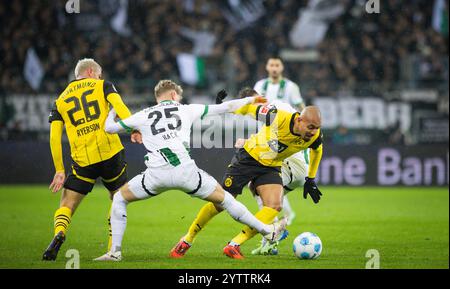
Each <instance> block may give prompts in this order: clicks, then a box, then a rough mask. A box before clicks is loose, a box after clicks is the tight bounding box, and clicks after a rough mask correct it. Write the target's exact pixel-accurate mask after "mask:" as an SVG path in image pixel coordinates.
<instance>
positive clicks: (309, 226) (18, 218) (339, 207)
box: [0, 186, 449, 269]
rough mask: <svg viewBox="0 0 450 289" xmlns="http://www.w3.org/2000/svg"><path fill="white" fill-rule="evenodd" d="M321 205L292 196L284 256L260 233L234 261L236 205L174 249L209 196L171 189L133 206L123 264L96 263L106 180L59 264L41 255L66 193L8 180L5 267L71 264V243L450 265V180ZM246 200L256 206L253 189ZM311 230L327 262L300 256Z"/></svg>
mask: <svg viewBox="0 0 450 289" xmlns="http://www.w3.org/2000/svg"><path fill="white" fill-rule="evenodd" d="M321 189H322V191H323V193H324V196H323V199H322V200H321V202H320V203H319V204H318V205H314V204H313V203H312V201H311V199H307V200H303V198H302V197H301V194H300V192H299V191H298V190H297V191H294V192H291V193H290V194H289V199H290V201H291V204H292V206H293V208H295V210H296V211H297V219H295V221H294V224H293V225H292V226H290V227H289V228H288V229H289V231H290V235H289V237H288V239H287V240H285V241H283V242H281V244H280V247H279V251H280V253H279V255H278V256H252V255H251V254H250V252H251V250H252V249H254V248H255V247H256V246H257V245H258V244H259V241H260V236H259V235H258V236H256V237H255V238H253V239H252V240H250V241H248V242H247V243H245V244H244V245H243V246H242V252H243V254H244V255H245V256H246V258H245V259H244V260H232V259H229V258H227V257H225V256H224V255H223V254H222V248H223V247H224V245H225V244H226V242H227V241H229V240H230V239H231V238H232V237H233V236H235V235H236V234H237V233H238V232H239V231H240V228H241V227H242V225H241V224H239V223H237V222H235V221H234V220H232V219H231V217H230V216H229V215H227V214H226V213H222V214H220V215H218V216H216V217H215V218H214V219H213V220H212V221H211V222H210V223H209V224H208V225H207V226H206V228H205V229H204V230H203V231H202V232H201V233H200V234H199V235H198V238H197V240H196V242H195V243H194V246H193V247H192V248H191V249H190V251H189V252H188V253H187V255H186V257H185V258H183V259H176V260H174V259H170V258H168V253H169V251H170V249H171V248H172V247H173V246H174V245H175V244H176V243H177V241H178V240H179V239H180V237H181V236H182V235H183V234H184V233H185V232H186V231H187V229H188V227H189V225H190V223H191V221H192V220H193V219H194V217H195V216H196V214H197V212H198V210H199V209H200V207H201V206H202V205H203V204H204V202H203V201H201V200H198V199H193V198H191V197H189V196H187V195H185V194H183V193H182V192H179V191H171V192H167V193H164V194H163V195H160V196H158V197H155V198H153V199H150V200H146V201H141V202H137V203H132V204H130V205H129V206H128V226H127V230H126V233H125V237H124V241H123V246H124V247H123V256H124V260H123V261H122V262H120V263H99V262H94V261H91V260H92V259H93V258H95V257H98V256H100V255H102V254H103V253H105V251H106V246H107V231H108V229H107V222H106V217H107V213H108V209H109V205H110V201H109V198H108V196H107V193H106V191H105V189H103V187H101V186H97V187H96V188H95V189H94V191H93V192H92V193H91V194H89V195H88V196H87V197H86V198H85V199H84V200H83V202H82V204H81V206H80V207H79V208H78V211H77V212H76V214H75V216H74V218H73V219H72V224H71V226H70V228H69V232H68V236H67V240H66V242H65V243H64V245H63V247H62V248H61V251H60V253H59V256H58V259H57V261H56V262H43V261H41V257H42V253H43V251H44V249H45V248H46V247H47V245H48V243H49V242H50V240H51V238H52V236H53V225H52V222H53V213H54V211H55V209H56V208H57V206H58V204H59V198H60V195H59V194H57V195H52V194H51V193H50V192H49V191H48V189H47V188H46V187H45V186H0V227H1V231H2V232H1V236H0V268H65V263H66V261H67V260H69V259H68V258H66V257H65V253H66V251H67V250H69V249H77V250H78V251H79V252H80V268H178V269H180V268H183V269H184V268H227V269H228V268H230V269H236V268H243V269H251V268H364V267H365V264H366V262H367V261H368V258H367V257H366V256H365V255H366V251H367V250H369V249H377V250H378V251H379V253H380V265H381V268H448V267H449V191H448V188H381V187H378V188H375V187H321ZM239 200H240V201H242V202H243V203H244V204H246V205H247V206H248V208H249V209H250V210H251V211H252V212H256V210H257V206H256V202H255V201H254V200H253V199H252V198H251V196H250V193H249V192H248V191H246V192H244V194H243V195H242V196H240V197H239ZM304 231H310V232H314V233H316V234H318V235H319V236H320V238H321V240H322V243H323V246H324V247H323V252H322V255H321V256H320V257H319V258H318V259H317V260H299V259H297V258H296V257H295V256H294V255H293V253H292V241H293V239H294V238H295V236H296V235H298V234H300V233H301V232H304Z"/></svg>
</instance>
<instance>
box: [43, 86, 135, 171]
mask: <svg viewBox="0 0 450 289" xmlns="http://www.w3.org/2000/svg"><path fill="white" fill-rule="evenodd" d="M110 104H111V105H112V106H113V107H114V109H115V110H116V112H117V114H118V116H119V117H120V118H122V119H125V118H127V117H129V116H130V115H131V113H130V111H129V110H128V108H127V107H126V106H125V105H124V104H123V102H122V99H121V97H120V95H119V94H118V93H117V90H116V89H115V87H114V85H113V84H112V83H110V82H108V81H105V80H99V79H92V78H83V79H78V80H74V81H72V82H70V83H69V85H68V86H67V88H66V89H65V90H64V91H63V92H62V93H61V94H60V95H59V97H58V99H57V100H56V101H55V103H54V107H53V109H52V111H51V113H50V116H49V122H54V121H62V122H63V123H64V125H65V127H66V133H67V136H68V139H69V142H70V149H71V156H72V159H73V161H75V162H76V163H77V164H78V165H79V166H81V167H85V166H88V165H91V164H95V163H98V162H101V161H104V160H107V159H109V158H111V157H112V156H114V155H115V154H116V153H118V152H119V151H120V150H122V149H123V146H122V143H121V142H120V139H119V136H118V135H116V134H107V133H106V132H105V130H104V125H105V120H106V117H107V116H108V113H109V110H110ZM52 128H53V126H52ZM51 134H52V132H51ZM51 145H52V141H51ZM54 162H55V167H56V170H57V171H58V170H59V168H60V167H61V165H62V160H59V159H55V157H54Z"/></svg>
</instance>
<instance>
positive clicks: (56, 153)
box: [42, 58, 140, 260]
mask: <svg viewBox="0 0 450 289" xmlns="http://www.w3.org/2000/svg"><path fill="white" fill-rule="evenodd" d="M101 75H102V68H101V67H100V65H99V64H98V63H97V62H95V61H94V60H93V59H87V58H85V59H82V60H80V61H78V63H77V65H76V67H75V78H76V79H75V80H74V81H72V82H70V83H69V85H68V86H67V87H66V89H65V90H64V91H63V92H62V93H61V94H60V95H59V97H58V98H57V100H56V101H55V103H54V107H53V108H52V111H51V113H50V116H49V122H50V123H51V125H50V148H51V153H52V157H53V163H54V165H55V171H56V173H55V176H54V178H53V181H52V183H51V184H50V189H51V190H52V192H53V193H56V192H58V191H59V190H60V189H61V188H63V187H64V190H63V192H62V195H61V202H60V207H59V209H58V210H56V212H55V215H54V238H53V240H52V242H51V243H50V245H49V246H48V248H47V249H46V250H45V252H44V254H43V257H42V258H43V260H55V259H56V256H57V254H58V251H59V248H60V247H61V245H62V243H63V242H64V241H65V236H66V232H67V229H68V227H69V224H70V222H71V219H72V216H73V214H74V213H75V210H76V208H77V207H78V205H79V204H80V202H81V201H82V200H83V198H84V197H85V196H86V195H87V194H88V193H89V192H90V191H92V188H93V187H94V184H95V180H96V179H97V178H99V177H101V178H102V182H103V184H104V186H105V187H106V188H107V189H108V191H109V192H110V194H111V199H112V195H113V194H114V193H115V192H116V191H117V190H118V189H119V188H120V187H121V186H123V185H124V184H125V183H126V182H127V181H128V179H127V171H126V168H127V164H126V162H125V155H124V148H123V145H122V143H121V142H120V139H119V136H118V135H117V134H107V133H106V132H105V130H104V125H105V120H106V118H107V116H108V113H109V110H110V108H111V106H112V107H113V108H114V110H115V111H116V112H117V115H118V116H119V117H120V118H121V119H125V118H127V117H129V116H130V115H131V113H130V111H129V110H128V108H127V107H126V106H125V104H124V103H123V101H122V99H121V97H120V95H119V94H118V93H117V90H116V89H115V87H114V85H113V84H112V83H110V82H108V81H105V80H102V79H101ZM64 126H65V128H66V134H67V137H68V139H69V143H70V150H71V157H72V165H71V167H70V169H69V171H68V175H67V178H66V172H65V169H64V163H63V156H62V145H61V137H62V132H63V127H64ZM136 134H139V133H136ZM136 134H134V135H133V136H132V141H133V140H137V138H138V137H140V136H136Z"/></svg>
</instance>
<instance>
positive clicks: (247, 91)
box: [238, 87, 258, 98]
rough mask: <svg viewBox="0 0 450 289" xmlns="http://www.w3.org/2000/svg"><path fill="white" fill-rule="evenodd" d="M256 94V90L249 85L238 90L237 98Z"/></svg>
mask: <svg viewBox="0 0 450 289" xmlns="http://www.w3.org/2000/svg"><path fill="white" fill-rule="evenodd" d="M255 95H258V92H257V91H256V90H254V89H253V88H251V87H244V88H243V89H241V90H240V91H239V94H238V98H244V97H249V96H255Z"/></svg>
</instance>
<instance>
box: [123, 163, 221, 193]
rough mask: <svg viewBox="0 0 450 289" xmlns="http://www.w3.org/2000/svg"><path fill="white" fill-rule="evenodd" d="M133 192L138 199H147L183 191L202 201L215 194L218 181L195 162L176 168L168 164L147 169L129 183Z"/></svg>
mask: <svg viewBox="0 0 450 289" xmlns="http://www.w3.org/2000/svg"><path fill="white" fill-rule="evenodd" d="M128 185H129V188H130V190H131V192H132V193H133V194H134V195H135V196H136V198H138V199H147V198H150V197H154V196H157V195H159V194H161V193H163V192H165V191H169V190H181V191H183V192H186V193H187V194H189V195H191V196H192V197H197V198H200V199H205V198H207V197H208V196H209V195H210V194H211V193H213V192H214V190H215V189H216V186H217V181H216V180H215V179H214V178H213V177H212V176H210V175H209V174H208V173H206V172H205V171H203V170H201V169H199V168H198V167H197V165H196V164H195V162H189V163H184V164H183V163H182V164H180V165H178V166H176V167H173V166H172V165H170V164H167V165H165V166H162V167H157V168H147V169H146V170H145V171H144V172H143V173H141V174H140V175H137V176H135V177H134V178H133V179H131V180H130V181H129V182H128Z"/></svg>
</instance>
